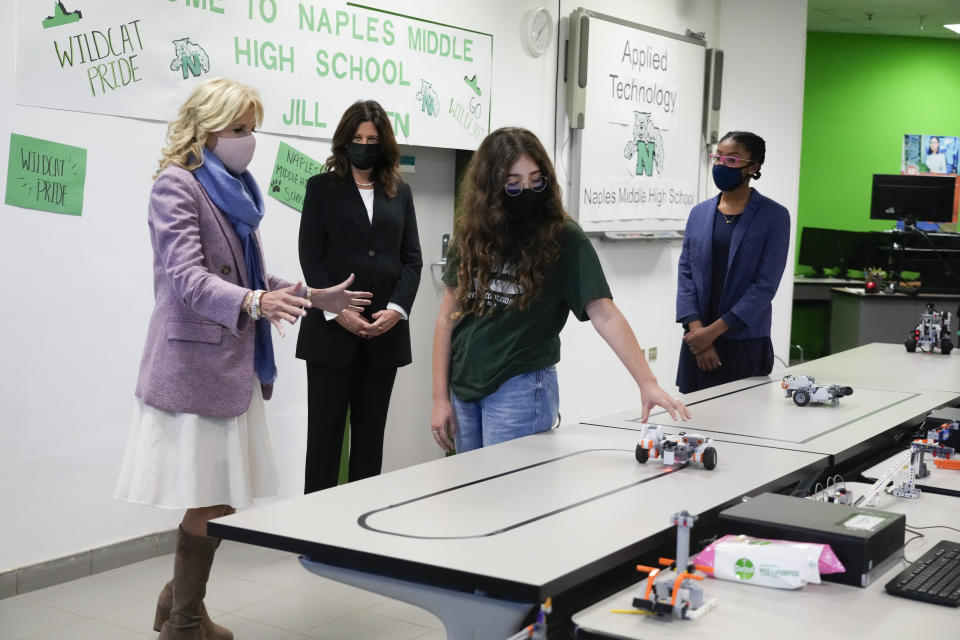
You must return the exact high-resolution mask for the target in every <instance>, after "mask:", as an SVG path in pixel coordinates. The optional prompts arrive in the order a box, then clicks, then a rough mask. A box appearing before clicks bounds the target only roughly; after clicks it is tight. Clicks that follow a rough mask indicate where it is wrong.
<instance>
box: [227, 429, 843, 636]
mask: <svg viewBox="0 0 960 640" xmlns="http://www.w3.org/2000/svg"><path fill="white" fill-rule="evenodd" d="M636 443H637V434H636V433H635V432H633V431H623V430H616V429H603V428H598V427H593V426H585V425H575V426H564V427H561V428H560V429H557V430H553V431H549V432H546V433H543V434H538V435H534V436H529V437H526V438H520V439H518V440H513V441H511V442H506V443H503V444H499V445H496V446H492V447H488V448H484V449H480V450H477V451H471V452H468V453H465V454H460V455H456V456H452V457H449V458H445V459H442V460H436V461H433V462H428V463H425V464H421V465H417V466H414V467H409V468H406V469H401V470H398V471H394V472H392V473H387V474H384V475H381V476H377V477H374V478H368V479H365V480H361V481H359V482H353V483H350V484H346V485H341V486H339V487H335V488H332V489H329V490H326V491H321V492H318V493H313V494H310V495H307V496H300V497H296V498H290V499H287V500H284V501H281V502H276V503H274V504H270V505H267V506H264V507H261V508H257V509H253V510H250V511H245V512H241V513H237V514H235V515H232V516H228V517H225V518H220V519H218V520H213V521H211V522H210V525H209V533H210V535H214V536H217V537H223V538H227V539H230V540H237V541H240V542H247V543H250V544H256V545H260V546H265V547H272V548H276V549H282V550H285V551H290V552H294V553H299V554H302V555H303V556H306V557H309V558H311V559H312V560H313V561H314V562H308V563H307V566H308V568H309V569H311V570H312V571H315V572H317V573H321V574H323V575H326V576H328V577H331V578H334V579H336V580H341V581H344V582H348V583H350V584H353V585H355V586H359V587H361V588H365V589H369V590H372V591H377V592H379V593H383V594H385V595H388V596H390V597H394V598H398V599H400V600H405V601H407V602H411V603H412V604H415V605H417V606H421V607H423V608H425V609H428V610H430V611H432V612H433V613H434V614H436V615H437V616H438V617H439V618H440V619H441V620H442V621H443V622H444V625H445V626H446V628H447V634H448V635H447V637H448V638H450V640H460V639H462V638H478V639H480V638H482V639H484V640H489V639H495V638H505V637H507V636H508V635H510V634H511V633H514V632H516V631H517V630H518V629H519V626H520V624H521V621H522V619H523V617H524V616H525V615H526V614H527V613H528V612H529V611H530V610H531V608H532V606H533V605H535V604H537V603H539V602H541V601H542V600H543V599H545V598H546V597H547V596H555V595H558V594H559V593H562V592H564V591H566V590H569V589H571V588H573V587H575V586H577V585H580V584H582V583H583V582H585V581H586V580H589V579H591V578H595V577H597V576H600V575H602V574H604V573H605V572H607V571H609V570H612V569H614V568H616V567H619V566H622V565H623V564H625V563H627V562H629V561H631V560H634V559H635V558H636V557H637V556H639V555H640V554H642V553H645V552H647V551H649V550H652V549H653V548H655V547H656V546H657V545H658V544H661V543H663V542H667V541H669V539H670V537H671V536H672V535H673V531H672V528H671V527H670V525H669V519H670V515H672V514H673V513H674V512H675V511H676V510H677V506H678V504H677V500H678V497H679V496H682V507H683V508H685V509H687V510H688V511H690V512H691V513H694V514H707V513H712V512H715V511H717V510H719V509H721V508H723V507H725V506H726V505H729V504H732V503H733V502H735V501H736V500H738V499H740V498H741V496H743V495H745V494H754V493H756V492H758V491H759V490H761V489H764V488H765V489H766V490H770V489H775V488H783V487H786V486H789V485H790V484H792V483H793V482H795V481H796V480H798V479H800V478H801V477H805V476H808V475H809V474H811V473H813V472H815V471H816V470H817V469H818V468H824V467H825V466H826V463H827V461H826V458H825V457H824V456H822V455H816V454H812V453H806V452H802V451H792V450H786V449H759V450H758V449H757V448H756V447H752V446H747V445H741V444H726V445H724V446H723V447H722V449H721V450H720V464H719V465H718V467H717V469H715V470H714V471H706V470H705V469H703V468H702V467H692V466H691V467H688V468H686V469H680V470H671V469H669V468H667V469H665V468H664V467H663V466H661V465H660V464H659V463H648V464H646V465H640V464H638V463H637V462H636V461H635V458H634V448H635V446H636ZM479 594H483V595H479Z"/></svg>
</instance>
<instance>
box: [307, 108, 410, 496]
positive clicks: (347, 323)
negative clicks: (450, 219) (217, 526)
mask: <svg viewBox="0 0 960 640" xmlns="http://www.w3.org/2000/svg"><path fill="white" fill-rule="evenodd" d="M332 152H333V155H331V156H330V157H329V158H327V172H326V173H321V174H319V175H316V176H313V177H312V178H310V180H309V181H308V182H307V191H306V195H305V197H304V200H303V214H302V216H301V218H300V242H299V244H300V266H301V268H302V269H303V274H304V277H305V279H306V282H307V285H308V286H309V287H316V288H321V287H324V288H325V287H328V286H330V284H336V283H338V282H341V281H343V280H344V278H345V276H346V275H349V274H351V273H352V274H354V275H355V276H356V280H355V281H354V283H353V288H354V289H357V290H362V291H370V292H372V293H373V299H372V301H371V303H370V306H368V307H366V310H365V311H364V312H363V313H359V312H356V311H351V310H349V309H348V310H344V311H342V312H340V313H339V314H337V315H334V314H332V313H329V312H324V311H321V310H310V311H309V312H308V313H307V316H306V317H305V318H304V319H303V325H302V326H301V328H300V336H299V338H298V339H297V357H298V358H301V359H303V360H306V361H307V462H306V474H305V479H304V487H305V493H310V492H312V491H319V490H320V489H326V488H328V487H332V486H334V485H336V484H337V479H338V476H339V469H340V452H341V446H342V443H343V433H344V426H345V423H346V418H347V411H348V410H349V412H350V469H349V479H350V481H353V480H359V479H361V478H367V477H370V476H374V475H377V474H378V473H380V464H381V461H382V459H383V431H384V427H385V425H386V422H387V409H388V407H389V404H390V394H391V392H392V391H393V381H394V379H395V378H396V374H397V367H402V366H404V365H407V364H410V362H411V353H410V329H409V327H408V324H407V317H408V314H409V313H410V310H411V308H412V307H413V299H414V297H415V296H416V294H417V287H418V286H419V284H420V269H421V267H422V265H423V261H422V258H421V256H420V238H419V236H418V234H417V219H416V215H415V213H414V209H413V195H412V193H411V192H410V187H409V185H407V184H406V183H404V182H402V181H401V179H400V173H399V170H398V165H397V162H398V159H399V155H400V152H399V149H398V148H397V142H396V138H395V137H394V134H393V127H392V126H391V125H390V120H389V119H388V117H387V114H386V112H385V111H384V110H383V107H381V106H380V105H379V104H378V103H377V102H374V101H373V100H366V101H358V102H355V103H354V104H353V105H351V106H350V108H348V109H347V111H346V112H345V113H344V114H343V117H342V118H341V119H340V124H338V125H337V130H336V132H335V133H334V134H333V145H332ZM341 274H345V275H343V276H342V275H341ZM328 283H329V284H328Z"/></svg>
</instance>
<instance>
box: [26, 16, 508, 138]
mask: <svg viewBox="0 0 960 640" xmlns="http://www.w3.org/2000/svg"><path fill="white" fill-rule="evenodd" d="M17 17H18V21H19V25H18V32H17V33H18V42H17V86H16V101H17V104H21V105H27V106H36V107H47V108H52V109H65V110H70V111H86V112H91V113H102V114H109V115H115V116H122V117H131V118H143V119H149V120H161V121H169V120H172V119H173V118H175V117H176V112H177V109H178V108H179V106H180V104H182V102H183V100H184V99H185V98H186V96H187V95H188V94H189V92H190V91H191V90H192V88H193V87H194V86H195V84H196V83H197V82H200V81H202V80H203V79H205V78H208V77H215V76H224V77H228V78H231V79H234V80H237V81H240V82H243V83H245V84H249V85H251V86H253V87H255V88H257V89H258V90H259V91H260V94H261V96H262V98H263V101H264V107H265V109H266V114H265V121H264V124H263V127H262V128H261V129H262V130H263V131H267V132H272V133H282V134H290V135H300V136H306V137H311V138H323V139H329V138H330V137H332V135H333V131H334V129H335V128H336V125H337V122H338V121H339V119H340V116H341V114H342V113H343V111H344V110H345V109H346V108H347V107H348V106H349V105H350V104H351V103H352V102H354V101H355V100H359V99H373V100H377V101H378V102H380V104H381V105H383V107H384V109H385V110H386V111H387V112H388V113H389V114H390V117H391V120H392V123H393V127H394V131H395V133H396V135H397V140H398V142H400V143H403V144H415V145H421V146H431V147H446V148H457V149H475V148H476V147H477V146H478V144H479V142H480V140H482V139H483V138H484V137H485V136H486V135H487V133H489V129H490V88H491V86H492V83H491V80H492V78H491V73H492V58H493V37H492V36H491V35H490V34H486V33H481V32H479V31H474V30H471V29H468V28H463V27H456V26H450V25H444V24H438V23H435V22H432V21H428V20H423V19H419V18H417V17H411V16H405V15H402V14H400V13H394V12H389V11H384V10H381V9H376V8H373V7H367V6H364V5H360V4H355V3H344V2H331V1H329V0H327V1H319V2H309V1H299V2H297V1H294V0H138V1H136V2H116V0H62V1H59V2H54V1H49V2H45V1H43V0H19V2H18V7H17Z"/></svg>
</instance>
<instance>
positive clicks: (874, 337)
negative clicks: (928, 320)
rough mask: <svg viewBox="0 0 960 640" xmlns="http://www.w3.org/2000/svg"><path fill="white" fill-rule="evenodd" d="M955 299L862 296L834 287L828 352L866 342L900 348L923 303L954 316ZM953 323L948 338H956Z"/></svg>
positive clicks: (857, 291)
mask: <svg viewBox="0 0 960 640" xmlns="http://www.w3.org/2000/svg"><path fill="white" fill-rule="evenodd" d="M958 301H960V296H958V295H944V294H922V293H921V294H919V295H916V296H909V295H905V294H902V293H891V294H886V293H865V292H864V291H863V288H862V287H859V288H853V287H838V288H835V289H833V290H832V293H831V302H830V349H831V351H832V352H833V353H836V352H838V351H844V350H846V349H852V348H854V347H858V346H860V345H863V344H868V343H870V342H893V343H896V344H900V345H901V346H902V345H903V341H904V340H905V339H906V337H907V334H908V333H910V331H911V330H912V329H914V328H915V327H916V326H917V322H918V321H919V319H920V314H921V313H922V312H923V310H924V308H925V307H926V305H927V303H931V304H933V305H934V306H935V307H936V308H937V309H943V310H945V311H950V312H951V313H954V315H956V313H955V312H956V310H957V309H956V307H957V303H958ZM955 330H956V320H955V321H954V322H953V323H952V325H951V331H950V334H951V336H956V333H954V332H955Z"/></svg>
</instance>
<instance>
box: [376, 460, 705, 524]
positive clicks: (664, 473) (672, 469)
mask: <svg viewBox="0 0 960 640" xmlns="http://www.w3.org/2000/svg"><path fill="white" fill-rule="evenodd" d="M595 451H627V452H630V453H633V452H632V451H631V450H630V449H612V448H604V449H584V450H583V451H575V452H574V453H568V454H566V455H562V456H558V457H556V458H550V459H549V460H543V461H541V462H536V463H534V464H529V465H526V466H524V467H519V468H517V469H511V470H510V471H504V472H503V473H497V474H495V475H492V476H487V477H485V478H479V479H478V480H472V481H470V482H465V483H464V484H459V485H456V486H453V487H447V488H446V489H441V490H440V491H434V492H433V493H428V494H425V495H422V496H418V497H416V498H411V499H409V500H404V501H403V502H398V503H396V504H391V505H388V506H386V507H380V508H379V509H373V510H371V511H367V512H366V513H364V514H361V515H360V516H359V517H358V518H357V524H358V525H360V527H362V528H363V529H366V530H368V531H374V532H376V533H383V534H386V535H389V536H397V537H400V538H411V539H416V540H469V539H471V538H489V537H490V536H495V535H499V534H501V533H506V532H507V531H512V530H513V529H518V528H520V527H523V526H526V525H528V524H532V523H534V522H538V521H540V520H543V519H545V518H549V517H550V516H554V515H556V514H558V513H563V512H564V511H569V510H570V509H574V508H576V507H579V506H581V505H584V504H587V503H589V502H593V501H595V500H599V499H601V498H606V497H607V496H611V495H613V494H615V493H619V492H621V491H624V490H626V489H630V488H631V487H636V486H639V485H641V484H644V483H646V482H650V481H651V480H656V479H657V478H662V477H664V476H667V475H670V474H671V473H675V472H677V471H682V470H683V469H686V468H687V466H688V464H682V465H677V466H675V467H668V468H665V469H664V470H663V471H661V472H660V473H656V474H654V475H652V476H647V477H646V478H644V479H642V480H638V481H636V482H631V483H630V484H626V485H623V486H622V487H617V488H615V489H611V490H610V491H605V492H603V493H601V494H598V495H595V496H592V497H590V498H585V499H583V500H580V501H578V502H574V503H571V504H568V505H566V506H564V507H560V508H558V509H554V510H552V511H547V512H546V513H542V514H540V515H538V516H534V517H532V518H527V519H526V520H521V521H520V522H517V523H515V524H512V525H510V526H508V527H503V528H501V529H495V530H493V531H489V532H487V533H478V534H476V535H469V536H419V535H411V534H407V533H397V532H395V531H387V530H386V529H378V528H377V527H374V526H373V525H371V524H368V522H367V520H368V519H369V518H371V517H372V516H375V515H376V514H378V513H382V512H384V511H389V510H390V509H397V508H399V507H403V506H406V505H408V504H412V503H414V502H420V501H421V500H427V499H428V498H432V497H434V496H438V495H441V494H444V493H450V492H451V491H457V490H458V489H463V488H464V487H469V486H471V485H475V484H479V483H481V482H487V481H489V480H495V479H497V478H502V477H504V476H509V475H511V474H514V473H519V472H521V471H526V470H527V469H533V468H534V467H539V466H542V465H545V464H549V463H551V462H556V461H557V460H563V459H564V458H570V457H572V456H578V455H581V454H584V453H592V452H595Z"/></svg>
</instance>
